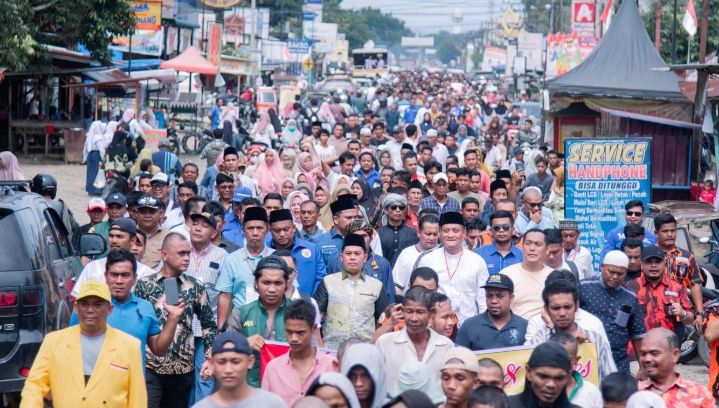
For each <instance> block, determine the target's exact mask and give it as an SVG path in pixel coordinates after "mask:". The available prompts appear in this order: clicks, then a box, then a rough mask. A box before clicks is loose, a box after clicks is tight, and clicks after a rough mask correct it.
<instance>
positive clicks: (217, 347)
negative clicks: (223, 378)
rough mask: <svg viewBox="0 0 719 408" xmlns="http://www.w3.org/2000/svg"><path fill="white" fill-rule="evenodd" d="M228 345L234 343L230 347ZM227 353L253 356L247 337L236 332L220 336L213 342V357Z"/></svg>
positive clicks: (228, 332)
mask: <svg viewBox="0 0 719 408" xmlns="http://www.w3.org/2000/svg"><path fill="white" fill-rule="evenodd" d="M227 343H232V345H228V344H227ZM225 352H233V353H242V354H247V355H250V354H252V351H251V350H250V343H249V342H248V341H247V337H245V335H243V334H242V333H240V332H238V331H235V330H228V331H226V332H222V333H220V334H218V335H217V337H215V340H214V341H213V342H212V355H213V356H214V355H215V354H220V353H225Z"/></svg>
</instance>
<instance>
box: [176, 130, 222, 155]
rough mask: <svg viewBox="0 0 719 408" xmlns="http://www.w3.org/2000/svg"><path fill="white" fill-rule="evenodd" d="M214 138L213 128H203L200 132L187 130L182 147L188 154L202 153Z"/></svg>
mask: <svg viewBox="0 0 719 408" xmlns="http://www.w3.org/2000/svg"><path fill="white" fill-rule="evenodd" d="M213 138H214V136H213V135H212V130H211V129H209V128H202V130H200V131H199V132H198V133H195V132H187V133H185V136H183V137H182V149H183V150H184V151H185V153H187V154H200V153H201V152H202V149H204V148H205V146H207V144H208V143H210V142H211V141H212V139H213Z"/></svg>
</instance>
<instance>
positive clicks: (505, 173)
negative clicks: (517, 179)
mask: <svg viewBox="0 0 719 408" xmlns="http://www.w3.org/2000/svg"><path fill="white" fill-rule="evenodd" d="M495 174H496V175H497V180H499V179H503V178H506V179H511V178H512V173H511V172H510V171H509V170H507V169H502V170H497V172H496V173H495ZM495 181H496V180H495Z"/></svg>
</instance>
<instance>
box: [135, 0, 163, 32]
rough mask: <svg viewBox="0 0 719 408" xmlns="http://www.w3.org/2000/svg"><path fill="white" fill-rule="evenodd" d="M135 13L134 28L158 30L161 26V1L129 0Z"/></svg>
mask: <svg viewBox="0 0 719 408" xmlns="http://www.w3.org/2000/svg"><path fill="white" fill-rule="evenodd" d="M130 7H132V11H133V12H134V13H135V28H137V29H138V30H159V29H160V27H161V26H162V2H161V1H160V0H149V1H131V2H130Z"/></svg>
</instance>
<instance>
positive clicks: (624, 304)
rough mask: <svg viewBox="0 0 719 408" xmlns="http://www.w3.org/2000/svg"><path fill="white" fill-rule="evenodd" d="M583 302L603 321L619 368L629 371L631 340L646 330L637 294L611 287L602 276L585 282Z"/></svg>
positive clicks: (581, 299) (581, 304) (583, 284)
mask: <svg viewBox="0 0 719 408" xmlns="http://www.w3.org/2000/svg"><path fill="white" fill-rule="evenodd" d="M579 304H580V306H581V307H582V309H584V310H585V311H587V312H589V313H591V314H593V315H594V316H597V318H599V320H601V321H602V325H603V326H604V331H606V332H607V339H608V340H609V346H610V347H611V349H612V357H614V362H615V363H616V364H617V370H619V371H623V372H629V357H628V356H627V343H628V342H629V340H636V339H640V338H642V337H643V336H644V334H645V333H646V328H645V326H644V312H643V311H642V309H641V307H640V306H639V301H638V300H637V295H636V294H635V293H634V292H632V291H631V290H629V289H628V288H626V287H625V286H624V285H621V286H619V287H618V288H616V289H609V288H607V286H606V285H605V284H604V281H603V280H602V279H601V278H600V279H590V280H584V281H582V282H581V289H580V291H579ZM622 309H624V311H623V310H622ZM627 311H628V312H627ZM625 320H626V321H625Z"/></svg>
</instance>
